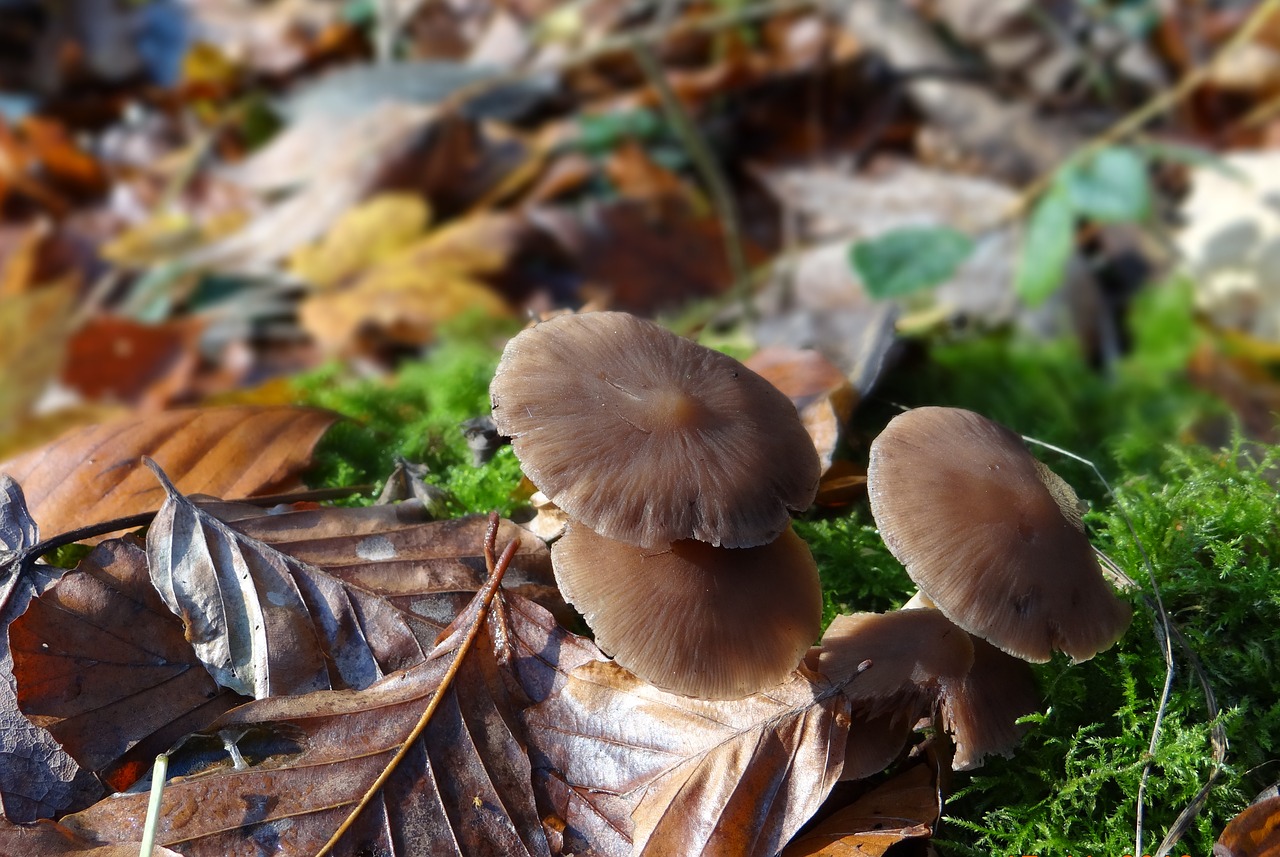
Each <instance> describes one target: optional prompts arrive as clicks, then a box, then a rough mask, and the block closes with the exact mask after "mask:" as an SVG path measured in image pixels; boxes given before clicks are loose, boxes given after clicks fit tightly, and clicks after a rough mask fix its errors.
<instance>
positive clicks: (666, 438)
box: [489, 312, 819, 549]
mask: <svg viewBox="0 0 1280 857" xmlns="http://www.w3.org/2000/svg"><path fill="white" fill-rule="evenodd" d="M489 394H490V398H491V400H492V403H493V419H494V422H495V423H497V426H498V429H499V430H500V431H501V432H502V433H503V434H504V435H507V436H509V437H511V438H512V445H513V446H514V448H515V453H516V456H517V457H518V458H519V459H520V463H521V465H522V466H523V468H524V471H525V473H526V474H527V475H528V476H529V478H530V479H531V480H532V481H533V483H534V484H535V485H537V486H538V488H540V489H541V490H542V491H543V492H545V493H546V495H547V496H548V497H549V498H550V499H551V501H552V502H553V503H555V504H556V505H557V506H559V507H560V508H561V509H563V510H565V512H567V513H568V514H569V515H570V517H572V518H573V519H575V520H578V521H581V522H583V523H584V524H586V525H587V526H589V527H591V528H592V529H593V530H595V531H596V532H598V533H600V534H601V535H603V536H606V537H608V538H611V539H616V540H619V541H624V542H627V543H629V544H632V545H635V546H638V547H657V548H663V549H665V548H666V547H667V545H669V544H671V543H672V542H675V541H678V540H681V539H690V538H693V539H698V540H700V541H703V542H707V543H709V544H711V545H715V546H722V547H729V548H745V547H755V546H758V545H763V544H766V543H768V542H770V541H772V540H773V539H775V538H776V537H777V536H778V535H779V534H780V533H781V532H783V530H785V529H786V528H787V526H788V525H789V522H790V514H789V513H790V511H791V510H801V509H805V508H807V507H808V506H809V505H810V504H811V503H812V502H813V497H814V494H815V492H816V490H817V485H818V476H819V463H818V456H817V453H816V451H815V449H814V446H813V442H812V441H811V440H810V438H809V435H808V433H807V432H806V431H805V428H804V425H803V424H802V423H801V422H800V418H799V416H798V415H797V413H796V409H795V407H794V406H793V405H792V404H791V401H790V400H789V399H788V398H787V397H786V396H784V395H783V394H782V393H780V392H779V391H778V390H777V389H775V388H774V387H773V386H772V385H771V384H769V382H767V381H765V380H764V379H763V378H761V377H760V376H759V375H756V374H755V373H754V372H751V371H750V370H748V369H747V368H746V367H744V366H743V365H742V364H741V363H739V362H738V361H736V360H734V359H732V358H731V357H728V356H726V355H724V354H721V353H719V352H716V351H712V350H710V349H707V348H704V347H702V346H700V345H698V344H696V343H694V342H691V341H690V340H687V339H684V338H682V337H679V336H676V335H675V334H673V333H671V332H670V331H667V330H664V329H663V328H661V327H659V326H658V325H656V324H654V323H653V322H650V321H645V320H643V319H639V318H636V317H635V316H632V315H628V314H627V313H620V312H593V313H582V314H579V315H565V316H558V317H556V318H552V319H550V320H548V321H545V322H542V323H541V324H538V325H537V326H535V327H532V328H529V329H527V330H525V331H523V332H522V333H520V334H519V335H517V336H516V337H514V338H513V339H512V340H511V341H510V342H508V343H507V347H506V349H505V350H504V351H503V354H502V359H501V361H500V362H499V364H498V370H497V373H496V374H495V376H494V379H493V383H492V384H491V386H490V388H489Z"/></svg>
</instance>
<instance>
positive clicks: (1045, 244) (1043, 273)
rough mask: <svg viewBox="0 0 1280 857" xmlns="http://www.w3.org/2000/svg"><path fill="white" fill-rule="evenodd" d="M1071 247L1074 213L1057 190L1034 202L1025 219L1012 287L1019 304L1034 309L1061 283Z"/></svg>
mask: <svg viewBox="0 0 1280 857" xmlns="http://www.w3.org/2000/svg"><path fill="white" fill-rule="evenodd" d="M1074 245H1075V213H1074V212H1073V210H1072V208H1071V202H1070V200H1069V199H1068V198H1067V195H1066V193H1065V192H1064V191H1062V190H1061V189H1060V188H1054V189H1052V190H1050V191H1049V192H1048V193H1046V194H1045V195H1044V196H1042V197H1040V199H1039V200H1038V201H1037V202H1036V204H1035V207H1034V208H1032V209H1031V216H1030V217H1029V218H1028V220H1027V227H1026V232H1025V233H1024V235H1023V239H1022V246H1021V247H1020V248H1019V249H1018V267H1017V269H1016V270H1015V272H1014V278H1013V288H1014V291H1015V292H1016V293H1017V294H1018V296H1019V297H1020V298H1022V300H1023V301H1025V302H1026V303H1027V304H1029V305H1031V306H1037V305H1039V304H1041V303H1043V302H1044V301H1045V299H1046V298H1048V297H1049V295H1051V294H1053V292H1054V290H1055V289H1057V288H1058V286H1059V285H1060V284H1061V283H1062V281H1063V279H1064V278H1065V277H1066V275H1067V262H1068V260H1069V259H1070V258H1071V250H1072V247H1073V246H1074Z"/></svg>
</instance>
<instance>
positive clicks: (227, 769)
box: [64, 592, 576, 857]
mask: <svg viewBox="0 0 1280 857" xmlns="http://www.w3.org/2000/svg"><path fill="white" fill-rule="evenodd" d="M508 598H509V600H508ZM477 605H478V601H477V602H473V603H472V604H471V606H470V607H468V609H467V610H466V611H464V613H463V614H462V615H460V616H459V617H458V621H457V622H456V623H455V624H454V625H453V628H452V632H451V633H450V635H449V636H448V637H447V638H446V639H444V640H443V641H442V642H441V643H440V645H439V646H438V647H437V648H436V649H435V651H433V652H432V653H431V656H430V658H429V659H428V660H427V661H426V662H425V663H423V664H421V665H419V666H417V667H413V668H412V669H409V670H406V671H405V672H403V673H398V674H396V675H393V676H389V677H387V678H386V679H384V680H382V681H381V682H379V683H377V684H376V685H374V686H372V687H370V688H368V689H366V690H363V691H322V692H319V693H313V694H307V695H304V696H296V697H287V698H272V699H265V700H259V701H256V702H251V703H249V704H247V705H244V706H241V707H240V708H237V709H235V710H233V711H231V712H229V713H228V714H227V715H226V716H225V717H224V718H222V720H220V721H219V722H218V723H216V724H214V725H213V726H212V727H210V731H211V732H213V733H216V734H217V735H220V736H222V737H221V738H214V739H212V740H199V739H197V740H194V741H191V742H189V744H188V746H189V751H188V749H187V748H184V749H183V750H179V751H178V752H177V753H176V754H175V755H174V756H173V759H172V761H171V763H170V771H171V773H173V774H174V775H175V778H174V779H172V780H171V781H170V782H169V784H168V786H167V787H166V789H165V798H164V805H163V808H162V811H161V818H160V823H159V834H158V840H159V841H160V842H161V843H162V844H166V845H179V844H180V847H181V848H182V851H183V853H184V854H187V855H206V854H207V855H219V857H220V855H225V854H230V853H250V852H251V853H258V849H262V850H265V851H269V852H272V853H275V852H287V853H291V854H311V853H315V852H316V850H317V849H318V848H319V846H320V845H321V844H322V843H323V842H325V840H326V839H327V838H328V837H329V835H330V834H331V833H332V832H333V831H334V830H335V829H336V828H337V826H338V825H339V824H340V823H341V821H342V820H343V819H344V818H345V817H346V815H347V814H348V813H349V812H350V810H351V809H352V807H353V806H354V804H355V802H356V801H357V800H359V798H360V797H361V796H362V795H363V793H364V792H365V790H366V789H367V788H368V786H369V785H370V784H371V783H372V782H373V780H374V778H375V777H376V776H377V775H378V773H379V772H380V771H381V770H382V769H383V767H384V766H385V765H386V763H387V761H388V760H389V759H390V757H391V756H392V754H393V753H394V752H395V750H396V749H397V747H398V745H399V742H401V741H402V740H403V739H404V738H405V736H407V735H408V733H409V731H410V729H411V728H412V726H413V724H414V722H415V721H416V720H417V719H418V716H419V714H420V712H421V711H422V710H423V708H424V707H425V706H426V704H427V703H428V701H429V700H430V699H431V697H432V695H433V694H434V693H435V691H436V689H437V687H438V685H439V683H440V680H441V678H442V676H443V675H444V672H445V670H446V668H447V667H448V664H449V661H450V660H451V659H452V656H453V655H454V654H455V653H456V650H457V648H458V646H459V645H460V642H461V640H462V638H463V636H464V635H465V633H466V631H467V628H468V627H469V626H470V625H471V623H472V622H473V621H474V619H475V617H476V615H477V609H478V606H477ZM565 636H567V635H565V633H564V632H563V631H561V630H559V629H558V628H557V627H556V626H555V623H554V621H553V620H552V619H551V617H550V616H549V615H548V614H547V613H546V612H545V611H543V610H541V609H540V608H538V607H536V606H534V605H532V604H530V603H529V602H527V601H524V600H523V599H521V598H519V597H518V596H509V597H508V596H504V595H503V594H502V593H501V592H499V594H498V596H497V597H496V599H495V601H494V606H493V610H492V611H491V612H490V614H489V616H488V618H487V619H486V621H485V625H484V626H483V628H482V631H481V633H480V635H479V637H478V638H477V639H476V643H475V645H474V646H473V647H472V649H471V650H470V652H469V653H468V655H467V656H466V658H464V660H463V662H462V667H461V669H460V671H459V672H458V674H457V676H456V677H455V679H454V681H453V684H452V685H450V687H449V689H448V690H447V691H446V692H445V695H444V697H443V699H442V704H441V706H440V708H439V709H438V710H437V711H436V713H435V716H434V717H433V718H432V720H431V722H430V724H429V725H428V727H427V729H426V732H425V733H424V735H423V737H422V739H420V740H419V742H418V743H417V744H416V745H415V747H414V748H413V749H412V750H411V751H410V753H409V755H408V756H407V757H406V758H405V760H404V762H403V763H402V764H401V765H400V766H399V767H398V768H397V769H396V772H395V773H394V774H393V775H392V776H391V778H390V780H389V781H388V782H387V784H386V785H385V786H384V788H383V789H382V790H381V791H380V792H379V794H378V797H377V798H376V799H375V800H374V802H373V804H372V805H371V806H370V807H369V808H368V809H367V810H366V811H365V812H364V813H363V814H362V815H361V816H360V818H359V820H358V821H357V823H356V825H355V826H354V828H353V829H352V830H351V831H349V832H348V833H347V834H346V835H345V836H344V837H343V839H342V840H341V841H340V842H339V845H338V848H337V851H336V852H335V853H336V854H338V855H356V854H371V853H376V854H392V855H397V857H408V855H427V854H430V855H436V854H460V855H467V857H470V855H475V854H495V855H497V854H501V855H521V854H532V855H549V854H550V849H549V847H548V844H547V840H546V837H545V835H544V833H543V825H542V820H541V817H540V816H539V813H538V810H537V809H536V808H535V806H534V801H533V793H532V789H531V788H530V774H531V772H530V768H529V762H528V758H527V756H526V755H525V752H524V750H523V749H522V747H521V742H520V735H519V727H518V725H516V720H515V718H514V715H513V713H512V700H511V698H510V696H509V694H510V693H511V692H515V693H517V694H518V695H519V694H522V693H523V694H528V693H529V692H530V691H533V692H536V693H542V692H545V691H547V690H549V689H550V688H551V687H553V686H554V684H555V682H556V673H555V671H554V669H552V668H551V667H550V666H549V664H548V663H547V662H546V658H547V657H548V652H550V651H553V650H551V649H548V645H549V644H554V643H555V642H556V641H557V640H560V639H562V638H563V637H565ZM575 648H576V646H575V644H573V643H570V644H569V646H568V650H569V652H572V651H574V650H575ZM513 678H514V679H517V680H518V681H517V682H513V681H511V679H513ZM223 739H228V740H233V741H238V745H237V746H238V747H239V748H240V751H241V753H242V755H243V756H244V758H245V759H246V760H247V761H249V762H250V763H251V764H249V765H248V766H247V767H243V768H242V769H240V770H236V769H235V768H234V767H233V766H232V764H231V762H230V759H229V757H228V756H227V754H226V753H222V754H221V756H222V758H221V759H220V760H217V761H215V763H214V764H212V765H209V764H206V763H205V762H204V760H202V759H201V758H200V753H201V752H207V753H216V751H217V750H218V749H219V748H220V747H221V746H222V743H223ZM192 765H196V766H197V767H199V768H200V770H201V771H202V772H196V771H194V770H192V768H191V766H192ZM146 800H147V796H146V795H145V794H137V795H126V796H117V797H115V798H113V799H110V800H106V801H103V802H101V803H99V804H97V805H96V806H94V807H92V808H90V809H89V810H86V811H85V812H82V813H78V814H76V815H74V816H69V817H68V818H66V819H64V823H65V824H66V825H67V826H68V827H69V828H70V829H72V830H74V831H76V832H77V833H78V834H80V835H82V836H84V837H86V838H88V839H90V840H92V841H98V842H114V841H120V840H129V839H134V838H137V837H138V835H139V833H140V830H141V825H142V819H143V816H144V814H145V813H144V807H145V804H146Z"/></svg>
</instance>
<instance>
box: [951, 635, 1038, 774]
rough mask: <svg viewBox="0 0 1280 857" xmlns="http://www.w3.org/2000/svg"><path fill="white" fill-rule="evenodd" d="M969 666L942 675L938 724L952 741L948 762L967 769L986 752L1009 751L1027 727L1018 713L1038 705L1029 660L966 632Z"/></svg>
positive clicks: (990, 754) (1003, 752) (1035, 708)
mask: <svg viewBox="0 0 1280 857" xmlns="http://www.w3.org/2000/svg"><path fill="white" fill-rule="evenodd" d="M970 640H971V641H972V643H973V667H972V668H971V669H970V670H969V672H968V673H967V674H966V675H965V676H964V677H963V678H960V679H955V678H946V679H943V681H942V724H943V728H944V729H945V730H946V731H947V732H949V733H950V734H951V740H952V741H954V742H955V745H956V753H955V756H954V757H953V758H952V760H951V767H952V768H954V769H955V770H957V771H968V770H970V769H972V768H976V767H978V766H979V765H981V764H982V760H983V759H984V758H985V757H987V756H1011V755H1013V749H1014V748H1015V747H1017V746H1018V742H1019V741H1020V740H1022V733H1023V732H1025V731H1026V728H1025V727H1023V726H1021V725H1019V724H1018V718H1019V717H1022V716H1024V715H1027V714H1031V713H1033V712H1035V711H1039V710H1040V706H1041V701H1040V692H1039V690H1038V689H1037V688H1036V678H1035V675H1033V674H1032V672H1031V665H1030V664H1028V663H1027V662H1026V661H1020V660H1018V659H1017V658H1015V657H1013V656H1012V655H1007V654H1005V653H1004V652H1002V651H1000V650H999V649H997V648H996V647H995V646H993V645H991V644H990V643H988V642H987V641H985V640H980V639H978V638H977V637H970Z"/></svg>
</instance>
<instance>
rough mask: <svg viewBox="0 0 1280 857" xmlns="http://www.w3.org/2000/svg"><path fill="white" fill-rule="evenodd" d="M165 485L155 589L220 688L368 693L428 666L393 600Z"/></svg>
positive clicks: (150, 542)
mask: <svg viewBox="0 0 1280 857" xmlns="http://www.w3.org/2000/svg"><path fill="white" fill-rule="evenodd" d="M153 466H154V465H153ZM156 475H157V476H158V477H159V478H160V480H161V482H162V483H163V484H164V487H165V491H166V493H167V494H168V498H167V499H166V500H165V503H164V506H162V507H161V508H160V511H159V513H158V514H157V515H156V518H155V521H154V522H153V523H152V525H151V529H150V530H149V531H148V532H147V564H148V567H149V568H150V572H151V580H152V583H153V584H154V585H155V588H156V589H157V590H159V592H160V597H161V598H162V599H163V600H164V603H165V604H166V605H167V606H168V607H169V609H170V610H172V611H173V612H174V613H175V614H176V615H177V616H179V617H181V618H182V621H183V625H184V626H185V630H186V637H187V639H188V640H189V641H190V642H191V644H192V646H194V647H195V651H196V655H197V656H198V657H199V658H200V660H201V661H202V662H203V663H204V665H205V667H206V668H207V669H208V670H209V672H210V673H211V674H212V675H213V677H214V678H215V679H216V680H217V682H218V683H219V684H220V685H222V686H223V687H227V688H230V689H231V690H234V691H236V692H237V693H243V694H244V695H246V696H253V697H256V698H262V697H266V696H276V695H282V694H297V693H306V692H308V691H313V690H322V689H327V688H330V687H353V688H360V687H367V686H368V685H370V684H372V683H373V682H374V681H375V680H377V679H379V678H381V677H382V676H383V675H384V674H385V673H388V672H391V671H392V670H396V669H403V668H404V667H407V666H410V665H412V664H415V663H418V662H420V661H421V660H422V657H423V650H422V648H421V647H420V646H419V644H418V641H417V639H416V638H415V637H414V635H413V631H412V630H411V629H410V628H409V626H408V624H407V623H406V622H405V621H404V619H403V617H401V616H400V615H399V613H398V612H397V611H396V610H395V608H393V607H392V606H391V605H390V604H388V603H387V602H386V601H385V600H383V599H382V598H380V597H379V596H377V595H375V594H373V593H370V592H367V591H365V590H362V589H360V588H358V587H355V586H351V585H349V584H346V583H344V582H343V581H341V580H339V579H338V578H335V577H333V576H332V575H330V574H328V573H327V572H324V571H322V570H320V569H318V568H315V567H314V566H311V565H308V564H307V563H305V562H302V561H300V560H297V559H294V558H293V557H290V556H288V555H287V554H284V553H281V552H280V551H278V550H276V549H275V548H273V547H271V546H270V545H267V544H265V543H264V542H260V541H258V540H257V539H253V538H250V537H248V536H246V535H244V534H243V533H240V532H238V531H237V530H235V529H234V528H232V527H230V526H228V525H227V524H225V523H223V522H222V521H220V520H218V519H217V518H215V517H214V516H213V515H211V514H209V513H208V512H205V511H203V510H202V509H200V508H199V507H197V506H196V505H195V504H194V503H192V502H191V501H190V500H188V499H187V498H186V497H183V496H182V495H181V494H179V493H178V492H177V491H176V490H175V489H174V487H173V485H172V484H171V483H170V482H169V481H168V479H167V478H165V476H164V474H163V473H162V472H161V471H160V470H159V469H158V468H157V469H156Z"/></svg>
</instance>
